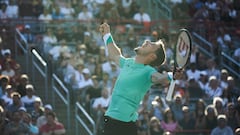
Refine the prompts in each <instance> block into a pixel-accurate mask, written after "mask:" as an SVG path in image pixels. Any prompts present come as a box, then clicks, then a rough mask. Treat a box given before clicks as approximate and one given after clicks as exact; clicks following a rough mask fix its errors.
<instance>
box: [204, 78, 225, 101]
mask: <svg viewBox="0 0 240 135" xmlns="http://www.w3.org/2000/svg"><path fill="white" fill-rule="evenodd" d="M205 93H206V95H207V97H208V98H210V99H213V98H214V97H220V96H221V95H222V93H223V89H222V88H221V87H220V86H219V81H218V80H217V78H216V76H210V77H209V82H208V84H207V87H206V91H205Z"/></svg>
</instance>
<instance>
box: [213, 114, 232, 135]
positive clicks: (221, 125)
mask: <svg viewBox="0 0 240 135" xmlns="http://www.w3.org/2000/svg"><path fill="white" fill-rule="evenodd" d="M217 123H218V124H217V127H215V128H214V129H213V130H212V131H211V135H221V134H227V135H233V130H232V129H231V127H229V126H228V125H227V117H226V115H224V114H221V115H218V117H217Z"/></svg>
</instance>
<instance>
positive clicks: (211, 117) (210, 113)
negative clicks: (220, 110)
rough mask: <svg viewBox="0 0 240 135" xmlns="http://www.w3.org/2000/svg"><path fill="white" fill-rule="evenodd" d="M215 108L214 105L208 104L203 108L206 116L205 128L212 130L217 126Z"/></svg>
mask: <svg viewBox="0 0 240 135" xmlns="http://www.w3.org/2000/svg"><path fill="white" fill-rule="evenodd" d="M217 115H218V114H217V110H216V108H215V107H214V105H212V104H209V105H208V106H207V107H206V109H205V116H206V124H205V125H206V127H205V129H206V130H210V131H211V130H213V129H214V128H215V127H217Z"/></svg>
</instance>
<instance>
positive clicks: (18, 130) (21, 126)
mask: <svg viewBox="0 0 240 135" xmlns="http://www.w3.org/2000/svg"><path fill="white" fill-rule="evenodd" d="M21 120H22V118H21V116H20V112H19V111H14V112H13V115H12V119H11V121H10V122H9V123H8V124H7V125H6V127H5V133H4V135H17V134H29V133H30V130H29V127H28V125H27V124H26V123H24V122H22V121H21Z"/></svg>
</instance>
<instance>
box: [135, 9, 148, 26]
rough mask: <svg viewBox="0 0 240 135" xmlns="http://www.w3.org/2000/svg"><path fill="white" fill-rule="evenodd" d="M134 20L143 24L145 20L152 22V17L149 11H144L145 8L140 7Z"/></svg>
mask: <svg viewBox="0 0 240 135" xmlns="http://www.w3.org/2000/svg"><path fill="white" fill-rule="evenodd" d="M133 20H135V21H137V22H138V23H140V24H142V23H144V22H151V17H150V15H149V14H148V13H146V12H144V10H143V8H139V12H138V13H136V14H134V16H133Z"/></svg>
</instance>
